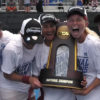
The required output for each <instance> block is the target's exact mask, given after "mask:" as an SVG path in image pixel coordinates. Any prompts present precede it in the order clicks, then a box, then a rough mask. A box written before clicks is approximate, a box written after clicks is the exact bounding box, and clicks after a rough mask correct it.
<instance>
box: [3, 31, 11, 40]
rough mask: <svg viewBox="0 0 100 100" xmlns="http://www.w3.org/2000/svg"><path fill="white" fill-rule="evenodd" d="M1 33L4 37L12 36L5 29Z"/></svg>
mask: <svg viewBox="0 0 100 100" xmlns="http://www.w3.org/2000/svg"><path fill="white" fill-rule="evenodd" d="M2 34H3V37H4V38H12V37H13V33H11V32H9V31H7V30H5V31H2Z"/></svg>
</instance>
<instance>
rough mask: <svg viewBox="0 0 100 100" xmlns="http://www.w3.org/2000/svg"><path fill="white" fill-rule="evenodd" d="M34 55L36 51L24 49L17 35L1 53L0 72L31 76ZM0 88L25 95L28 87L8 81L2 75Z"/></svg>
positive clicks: (19, 36)
mask: <svg viewBox="0 0 100 100" xmlns="http://www.w3.org/2000/svg"><path fill="white" fill-rule="evenodd" d="M17 39H18V40H17ZM35 54H36V49H34V47H33V48H32V49H27V48H25V47H24V46H23V44H22V37H21V35H18V36H17V38H16V39H15V40H14V41H11V42H10V43H8V44H7V46H6V47H5V49H4V51H3V59H4V60H3V64H2V71H3V72H5V73H7V74H11V73H12V72H14V71H15V72H16V73H18V74H20V75H29V76H32V73H33V66H34V62H35V59H34V55H35ZM0 87H2V88H7V89H12V90H16V91H21V92H26V93H27V92H28V90H29V87H30V85H28V84H24V83H22V82H17V81H11V80H8V79H6V78H4V77H3V75H2V82H1V84H0Z"/></svg>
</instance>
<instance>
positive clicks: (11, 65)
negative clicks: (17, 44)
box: [1, 46, 16, 74]
mask: <svg viewBox="0 0 100 100" xmlns="http://www.w3.org/2000/svg"><path fill="white" fill-rule="evenodd" d="M8 47H9V46H7V47H5V49H4V50H3V54H2V56H3V63H2V66H1V70H2V71H3V72H5V73H7V74H11V73H12V72H13V71H15V69H16V54H15V52H14V51H13V50H12V49H9V48H10V47H9V48H8Z"/></svg>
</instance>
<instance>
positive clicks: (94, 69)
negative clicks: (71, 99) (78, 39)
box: [77, 34, 100, 100]
mask: <svg viewBox="0 0 100 100" xmlns="http://www.w3.org/2000/svg"><path fill="white" fill-rule="evenodd" d="M77 45H78V67H79V70H81V71H82V72H83V73H84V75H85V76H86V80H87V87H88V86H89V85H90V84H91V83H92V82H93V80H94V79H95V78H96V77H97V78H99V79H100V40H98V39H96V38H95V37H94V36H92V35H91V34H88V35H87V37H86V39H85V41H84V42H83V43H78V44H77ZM77 100H100V86H97V87H96V88H94V89H93V90H92V91H91V92H90V93H89V94H87V95H85V96H82V95H77Z"/></svg>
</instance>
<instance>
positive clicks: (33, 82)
mask: <svg viewBox="0 0 100 100" xmlns="http://www.w3.org/2000/svg"><path fill="white" fill-rule="evenodd" d="M4 77H5V78H6V79H8V80H12V81H18V82H23V83H26V84H31V86H32V87H33V88H40V87H41V86H42V85H41V83H40V82H39V80H38V78H37V77H35V76H34V77H31V76H22V75H18V74H16V73H12V74H7V73H4ZM23 78H26V79H25V80H26V81H23Z"/></svg>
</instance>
